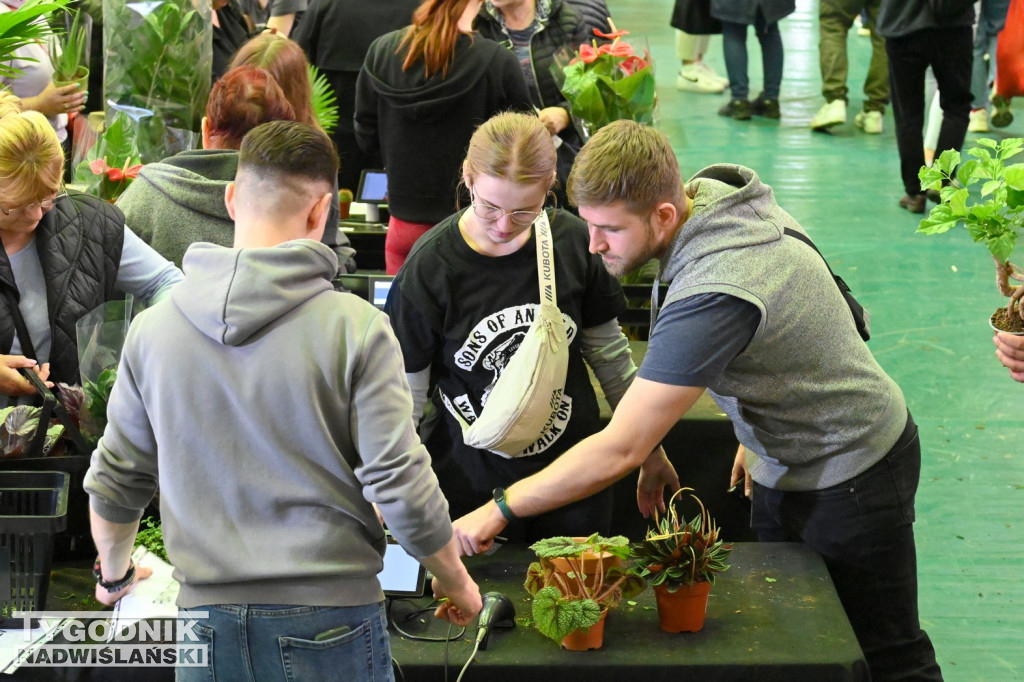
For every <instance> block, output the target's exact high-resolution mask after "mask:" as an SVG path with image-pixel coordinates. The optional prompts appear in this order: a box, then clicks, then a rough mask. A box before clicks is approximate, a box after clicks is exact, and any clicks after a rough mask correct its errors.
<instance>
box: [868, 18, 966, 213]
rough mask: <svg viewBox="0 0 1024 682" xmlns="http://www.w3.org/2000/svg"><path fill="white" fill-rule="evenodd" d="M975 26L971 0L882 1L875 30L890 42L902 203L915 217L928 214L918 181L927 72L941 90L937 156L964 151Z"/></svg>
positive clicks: (891, 94)
mask: <svg viewBox="0 0 1024 682" xmlns="http://www.w3.org/2000/svg"><path fill="white" fill-rule="evenodd" d="M973 24H974V5H973V3H972V2H970V1H969V0H935V2H932V3H928V2H906V1H905V0H883V2H882V7H881V9H880V10H879V13H878V24H877V30H878V32H879V34H880V35H882V36H883V37H884V38H885V39H886V41H885V50H886V52H887V53H888V55H889V92H890V96H891V97H892V111H893V116H894V118H895V119H896V144H897V146H898V148H899V153H900V175H901V176H902V179H903V189H904V191H905V195H904V196H903V198H902V199H900V200H899V205H900V206H901V207H902V208H905V209H906V210H908V211H910V212H911V213H924V211H925V204H926V197H925V193H924V192H923V191H922V189H921V182H920V180H919V179H918V172H919V171H920V170H921V166H923V165H924V133H923V130H924V117H925V97H924V89H925V86H924V83H925V71H927V69H928V67H929V66H930V67H932V72H933V73H934V74H935V80H936V81H937V82H938V86H939V104H940V106H941V107H942V128H941V129H940V130H939V139H938V142H937V144H936V148H935V153H936V156H938V155H939V154H941V153H942V152H943V151H945V150H947V149H960V147H961V146H963V143H964V137H965V136H966V134H967V123H968V121H969V120H970V114H971V101H972V99H973V96H972V95H971V64H972V61H973V44H974V38H973V34H972V26H973ZM933 199H936V200H937V199H938V197H937V196H933Z"/></svg>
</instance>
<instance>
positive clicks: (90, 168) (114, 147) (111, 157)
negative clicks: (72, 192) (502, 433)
mask: <svg viewBox="0 0 1024 682" xmlns="http://www.w3.org/2000/svg"><path fill="white" fill-rule="evenodd" d="M141 169H142V164H141V163H139V150H138V145H137V144H136V139H135V127H134V126H133V125H132V121H131V119H129V118H128V117H127V116H126V115H125V114H123V113H122V112H117V113H116V114H115V115H114V119H113V120H112V121H111V123H110V125H109V126H107V129H106V130H105V131H103V134H102V135H100V136H99V138H98V139H97V140H96V143H95V144H94V145H93V146H92V148H91V149H90V150H89V151H88V153H87V154H86V155H85V158H84V159H83V160H82V161H81V162H80V163H79V164H78V166H77V167H76V169H75V182H76V183H78V184H81V185H83V186H84V187H85V191H86V192H87V193H89V194H93V195H95V196H98V197H100V198H101V199H106V200H107V201H110V202H114V201H116V200H117V198H118V197H119V196H121V193H122V192H124V191H125V190H126V189H128V185H129V184H131V182H132V180H134V179H135V178H136V176H137V175H138V174H139V170H141Z"/></svg>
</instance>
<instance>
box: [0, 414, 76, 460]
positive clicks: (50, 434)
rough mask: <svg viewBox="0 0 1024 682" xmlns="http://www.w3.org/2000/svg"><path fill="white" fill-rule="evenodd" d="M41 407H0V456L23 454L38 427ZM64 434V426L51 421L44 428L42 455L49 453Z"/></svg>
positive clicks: (13, 456) (7, 456) (11, 456)
mask: <svg viewBox="0 0 1024 682" xmlns="http://www.w3.org/2000/svg"><path fill="white" fill-rule="evenodd" d="M42 411H43V410H42V408H40V407H34V406H32V405H14V406H11V407H5V408H3V409H0V458H3V459H11V458H15V457H22V456H24V455H25V454H26V453H25V449H26V448H27V447H29V445H30V444H31V443H32V439H33V438H34V437H35V435H36V431H37V430H38V429H39V418H40V416H41V415H42ZM63 436H64V426H63V425H61V424H60V423H56V422H53V423H51V424H50V425H49V426H47V429H46V437H45V439H44V440H43V451H42V452H41V453H40V455H42V456H43V457H45V456H47V455H49V454H51V453H52V452H53V449H54V447H56V445H57V442H58V441H59V440H60V439H61V437H63Z"/></svg>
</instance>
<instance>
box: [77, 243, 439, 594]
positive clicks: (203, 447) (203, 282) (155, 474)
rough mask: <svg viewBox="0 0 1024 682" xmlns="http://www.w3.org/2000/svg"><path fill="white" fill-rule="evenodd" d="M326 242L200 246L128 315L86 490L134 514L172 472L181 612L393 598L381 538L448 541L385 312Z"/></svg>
mask: <svg viewBox="0 0 1024 682" xmlns="http://www.w3.org/2000/svg"><path fill="white" fill-rule="evenodd" d="M336 267H337V260H336V257H335V256H334V254H333V253H332V252H331V250H330V249H329V248H328V247H326V246H324V245H323V244H319V243H317V242H314V241H311V240H298V241H293V242H288V243H285V244H282V245H279V246H277V247H274V248H264V249H228V248H223V247H218V246H213V245H210V244H196V245H194V246H193V247H192V248H191V249H189V251H188V253H187V254H186V256H185V266H184V270H185V280H184V281H183V282H182V283H181V284H180V285H179V286H178V287H177V288H176V289H175V290H174V292H172V294H171V296H170V297H169V298H168V299H165V300H163V301H161V302H160V303H159V304H157V305H156V306H154V307H153V308H151V309H149V310H147V311H145V312H144V313H142V314H141V315H139V317H138V318H137V319H136V320H135V322H134V323H133V324H132V326H131V329H130V331H129V334H128V340H127V341H126V344H125V348H124V353H123V355H122V359H121V365H120V368H119V372H118V379H117V382H116V384H115V386H114V390H113V393H112V395H111V397H110V403H109V407H108V411H107V415H108V419H109V423H108V426H107V429H106V431H105V432H104V434H103V438H102V439H101V441H100V444H99V446H98V448H97V450H96V451H95V452H94V454H93V458H92V466H91V468H90V470H89V472H88V474H87V476H86V482H85V488H86V490H87V491H88V492H89V493H90V495H91V496H92V503H93V506H94V508H95V509H96V510H97V512H98V513H99V514H100V515H101V516H102V517H103V518H105V519H107V520H109V521H112V522H116V523H125V522H131V521H134V520H136V519H138V518H139V516H140V514H141V510H142V509H143V508H144V507H145V505H146V504H147V503H148V502H149V500H150V499H151V498H152V496H153V493H154V491H155V489H156V485H157V483H158V482H159V486H160V512H161V516H162V518H163V524H164V541H165V544H166V547H167V552H168V555H169V557H170V559H171V562H172V563H173V564H174V566H175V573H174V575H175V578H176V579H177V580H178V581H179V582H181V593H180V595H179V598H178V604H179V605H180V606H183V607H193V606H201V605H208V604H222V603H265V604H319V605H328V606H352V605H360V604H369V603H373V602H376V601H379V600H380V599H381V598H382V594H381V591H380V586H379V584H378V582H377V579H376V574H377V573H378V572H379V571H380V569H381V566H382V557H383V553H384V552H383V550H384V531H383V529H382V527H381V525H380V523H379V522H378V521H377V517H376V514H375V513H374V510H373V507H372V506H371V502H376V503H377V505H378V506H379V508H380V510H381V513H382V514H383V516H384V519H385V520H386V521H387V524H388V527H389V529H390V530H391V532H392V534H393V535H394V536H395V538H396V539H398V540H399V542H400V543H401V544H402V545H403V546H404V547H405V548H406V549H407V550H408V551H409V552H410V553H411V554H412V555H413V556H416V557H423V556H427V555H429V554H433V553H434V552H436V551H438V550H439V549H440V548H441V547H442V546H444V544H445V543H446V542H447V541H448V540H449V539H450V537H451V533H452V530H451V523H450V521H449V518H448V507H447V502H446V501H445V499H444V497H443V496H442V495H441V492H440V490H439V488H438V486H437V479H436V478H435V477H434V474H433V472H432V470H431V468H430V462H429V457H428V455H427V452H426V449H425V448H424V447H423V445H422V444H421V443H420V441H419V438H418V437H417V435H416V432H415V429H414V426H413V422H412V418H411V415H412V399H411V397H410V393H409V387H408V384H407V382H406V380H405V374H404V370H403V363H402V355H401V351H400V349H399V346H398V343H397V341H396V339H395V337H394V334H393V333H392V331H391V328H390V325H389V323H388V320H387V317H386V316H385V315H384V314H383V313H381V312H379V311H378V310H376V309H375V308H373V307H372V306H370V305H369V304H368V303H366V302H364V301H362V300H361V299H359V298H357V297H356V296H354V295H352V294H345V293H337V292H334V291H333V290H332V289H331V285H330V282H329V281H328V278H329V277H330V276H331V274H333V272H334V269H335V268H336Z"/></svg>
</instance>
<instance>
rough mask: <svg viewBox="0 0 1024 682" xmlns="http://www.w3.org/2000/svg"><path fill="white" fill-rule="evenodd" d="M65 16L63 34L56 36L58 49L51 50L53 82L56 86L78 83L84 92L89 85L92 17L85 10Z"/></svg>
mask: <svg viewBox="0 0 1024 682" xmlns="http://www.w3.org/2000/svg"><path fill="white" fill-rule="evenodd" d="M68 14H69V16H66V17H65V21H64V23H65V25H66V26H67V28H66V29H65V31H64V33H63V34H58V35H57V36H56V41H55V43H56V45H57V47H58V48H59V49H55V50H53V53H54V54H53V57H52V59H53V84H54V85H55V86H57V87H62V86H65V85H70V84H72V83H78V87H79V88H81V89H82V91H83V92H84V91H85V90H86V89H87V88H88V87H89V66H88V64H89V39H90V38H91V36H92V17H90V16H89V15H88V14H86V13H85V12H81V11H78V12H70V13H68Z"/></svg>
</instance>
